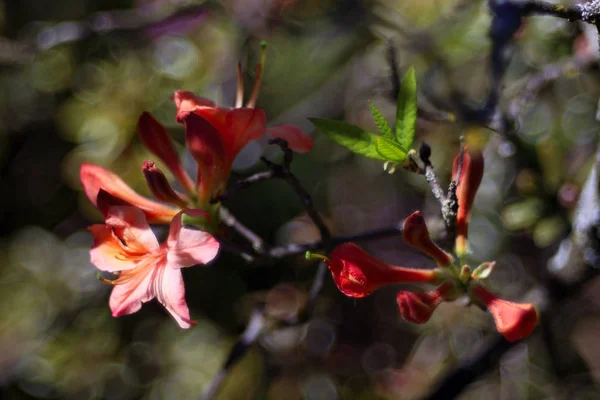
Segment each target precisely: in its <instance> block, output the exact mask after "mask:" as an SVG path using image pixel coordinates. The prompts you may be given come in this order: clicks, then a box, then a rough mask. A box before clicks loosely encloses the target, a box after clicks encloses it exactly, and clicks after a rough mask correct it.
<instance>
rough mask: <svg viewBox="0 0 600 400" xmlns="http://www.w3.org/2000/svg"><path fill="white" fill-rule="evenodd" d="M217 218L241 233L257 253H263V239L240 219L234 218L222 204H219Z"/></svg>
mask: <svg viewBox="0 0 600 400" xmlns="http://www.w3.org/2000/svg"><path fill="white" fill-rule="evenodd" d="M219 218H220V219H221V222H223V224H224V225H225V226H228V227H230V228H233V229H234V230H235V231H236V232H238V233H239V234H240V235H242V236H243V237H244V238H246V239H247V240H248V241H249V242H250V244H251V245H252V248H253V249H254V251H256V252H257V253H258V254H262V253H264V251H265V242H264V240H263V239H262V238H261V237H260V236H258V235H257V234H256V233H254V232H253V231H252V230H250V229H249V228H247V227H246V226H245V225H244V224H242V223H241V222H240V221H238V220H237V218H235V217H234V216H233V214H232V213H231V212H230V211H229V210H228V209H226V208H225V207H223V206H221V207H220V208H219Z"/></svg>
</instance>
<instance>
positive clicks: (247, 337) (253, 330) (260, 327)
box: [200, 308, 267, 400]
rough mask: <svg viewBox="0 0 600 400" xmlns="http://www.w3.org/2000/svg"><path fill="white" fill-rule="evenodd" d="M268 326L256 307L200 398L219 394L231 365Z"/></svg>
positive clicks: (260, 310)
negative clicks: (244, 328)
mask: <svg viewBox="0 0 600 400" xmlns="http://www.w3.org/2000/svg"><path fill="white" fill-rule="evenodd" d="M266 327H267V320H266V317H265V315H264V313H263V310H262V308H257V309H255V310H254V311H253V312H252V315H251V316H250V320H249V321H248V326H247V327H246V330H245V331H244V333H242V334H241V335H240V337H239V339H238V340H237V342H235V344H234V345H233V347H232V348H231V350H230V351H229V354H228V355H227V359H226V360H225V363H224V364H223V367H222V368H221V370H220V371H219V372H217V374H216V375H215V377H214V378H213V380H212V382H211V383H210V385H209V386H208V388H207V389H206V390H205V391H204V393H203V394H202V396H201V397H200V400H210V399H212V398H213V397H214V395H215V394H217V392H218V391H219V388H220V387H221V385H222V383H223V380H224V379H225V378H226V377H227V374H228V373H229V370H230V369H231V367H233V366H234V365H235V364H236V363H237V362H238V361H239V360H241V359H242V357H244V355H246V353H247V352H248V350H249V349H250V348H251V347H252V345H253V344H254V343H255V342H256V341H257V340H258V338H259V337H260V335H261V334H262V333H263V332H264V331H265V329H266Z"/></svg>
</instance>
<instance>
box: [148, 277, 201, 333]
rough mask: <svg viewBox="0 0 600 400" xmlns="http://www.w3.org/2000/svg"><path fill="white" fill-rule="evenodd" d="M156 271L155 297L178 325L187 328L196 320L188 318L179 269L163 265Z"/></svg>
mask: <svg viewBox="0 0 600 400" xmlns="http://www.w3.org/2000/svg"><path fill="white" fill-rule="evenodd" d="M157 273H158V274H160V277H159V278H158V279H155V280H154V292H155V293H156V299H157V300H158V301H159V302H160V304H162V305H163V306H164V307H165V308H166V309H167V311H168V312H169V313H170V314H171V315H172V316H173V318H175V320H176V321H177V323H178V324H179V326H180V327H182V328H184V329H187V328H189V327H191V326H192V325H196V322H195V321H192V320H191V319H190V310H189V308H188V306H187V303H186V301H185V287H184V285H183V277H182V275H181V271H180V270H178V269H173V268H169V267H168V266H165V267H162V268H161V269H160V271H158V272H157Z"/></svg>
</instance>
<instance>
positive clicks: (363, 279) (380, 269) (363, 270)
mask: <svg viewBox="0 0 600 400" xmlns="http://www.w3.org/2000/svg"><path fill="white" fill-rule="evenodd" d="M326 263H327V265H328V266H329V270H330V271H331V274H332V275H333V280H334V282H335V284H336V285H337V287H338V289H339V290H340V291H341V292H342V293H344V294H345V295H346V296H348V297H354V298H361V297H365V296H368V295H369V294H371V293H373V292H374V291H375V290H377V289H379V288H380V287H382V286H385V285H388V284H392V283H407V282H424V283H433V282H436V281H437V280H438V275H437V273H436V271H435V270H418V269H411V268H403V267H395V266H392V265H388V264H385V263H383V262H381V261H379V260H378V259H377V258H375V257H373V256H371V255H370V254H368V253H366V252H365V251H364V250H362V249H361V248H360V247H358V246H357V245H355V244H354V243H344V244H342V245H340V246H338V247H337V248H336V249H335V250H334V251H333V252H332V253H331V255H330V257H329V259H328V260H327V261H326Z"/></svg>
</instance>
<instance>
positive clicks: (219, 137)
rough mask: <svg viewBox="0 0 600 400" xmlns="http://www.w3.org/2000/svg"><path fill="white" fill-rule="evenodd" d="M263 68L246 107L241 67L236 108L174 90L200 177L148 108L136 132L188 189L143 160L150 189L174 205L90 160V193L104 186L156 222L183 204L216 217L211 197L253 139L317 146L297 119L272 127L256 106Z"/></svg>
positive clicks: (85, 168)
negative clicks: (266, 137) (186, 166)
mask: <svg viewBox="0 0 600 400" xmlns="http://www.w3.org/2000/svg"><path fill="white" fill-rule="evenodd" d="M262 68H263V64H259V65H258V66H257V79H256V82H255V85H254V89H253V91H252V94H251V96H250V99H249V100H248V102H247V104H246V106H245V107H242V105H241V103H242V100H243V80H242V78H241V77H242V75H241V69H240V68H239V67H238V77H239V79H238V98H237V100H236V104H235V107H234V108H227V107H220V106H217V105H215V103H214V102H212V101H211V100H209V99H205V98H202V97H198V96H196V95H194V94H193V93H191V92H187V91H183V90H178V91H176V92H175V94H174V95H173V100H174V102H175V105H176V106H177V116H176V119H177V121H178V122H179V123H181V124H183V125H184V126H185V138H186V147H187V149H188V150H189V152H190V154H191V155H192V157H193V158H194V160H195V161H196V163H197V165H198V168H197V174H196V179H195V180H193V179H192V178H191V177H190V175H189V174H188V173H187V172H186V171H185V169H184V168H183V165H182V163H181V160H180V157H179V154H178V153H177V150H176V149H175V145H174V143H173V140H172V138H171V135H170V134H169V133H168V131H167V130H166V129H165V128H164V127H163V126H162V125H161V124H160V123H159V122H158V121H157V120H156V119H155V118H154V117H153V116H152V115H150V114H149V113H147V112H144V113H143V114H142V115H141V116H140V118H139V121H138V125H137V132H138V135H139V137H140V140H141V142H142V143H143V144H144V146H145V147H146V148H147V149H148V150H150V152H151V153H153V154H154V155H155V156H156V157H158V159H159V160H161V161H162V162H163V163H164V165H165V166H166V167H167V169H168V170H169V171H170V172H171V174H172V175H173V176H174V177H175V179H176V180H177V182H178V183H179V185H180V186H181V188H182V189H183V191H184V193H179V192H177V191H176V190H175V189H174V188H173V187H172V186H171V184H170V183H169V181H168V179H167V177H166V175H165V174H164V173H163V172H162V171H161V170H160V169H159V168H158V167H157V166H156V164H155V163H153V162H152V161H146V162H145V163H144V165H143V168H142V170H143V173H144V176H145V178H146V181H147V183H148V185H149V187H150V190H151V192H152V193H153V195H154V196H155V197H156V198H157V199H158V200H160V201H161V202H166V203H170V204H171V205H170V206H168V205H164V204H162V203H160V202H156V201H154V200H151V199H147V198H145V197H143V196H140V195H139V194H137V193H136V192H135V191H134V190H133V189H131V188H130V187H129V186H127V184H126V183H125V182H123V180H122V179H120V178H119V177H118V176H117V175H116V174H114V173H112V172H110V171H108V170H106V169H104V168H102V167H100V166H98V165H93V164H88V163H85V164H83V165H82V166H81V169H80V178H81V182H82V184H83V188H84V191H85V194H86V195H87V197H88V199H89V200H90V201H91V202H92V203H93V204H94V205H97V196H98V193H99V191H100V189H102V190H104V191H105V192H107V193H109V194H111V195H112V196H113V197H115V198H118V199H121V200H123V201H124V202H125V204H130V205H133V206H136V207H138V208H140V209H141V210H142V211H144V213H145V214H146V218H147V219H148V221H149V222H151V223H154V222H160V223H168V222H169V221H170V220H171V218H173V216H174V215H175V214H177V213H178V212H179V211H181V210H182V209H184V208H199V209H202V210H204V211H206V212H207V213H208V214H209V215H210V216H211V217H213V222H216V219H217V218H216V216H217V210H218V204H216V205H215V204H212V201H211V200H213V199H214V198H216V197H218V196H219V195H220V194H221V193H222V192H223V191H224V190H225V187H226V185H227V180H228V179H229V175H230V172H231V167H232V165H233V162H234V160H235V158H236V156H237V155H238V153H239V152H240V151H241V150H242V149H243V148H244V147H245V146H246V145H247V144H248V143H249V142H250V141H253V140H256V139H260V138H261V137H263V136H264V135H265V134H268V135H270V136H271V137H277V138H282V139H285V140H286V141H287V142H288V144H289V146H290V148H291V149H292V150H295V151H297V152H307V151H309V150H310V149H311V148H312V146H313V140H312V138H311V137H310V136H308V135H307V134H305V133H304V132H302V130H301V129H300V128H298V127H296V126H294V125H290V124H284V125H277V126H272V127H268V128H267V126H266V115H265V112H264V111H263V110H261V109H258V108H255V104H256V100H257V98H258V93H259V90H260V83H261V76H262Z"/></svg>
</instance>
